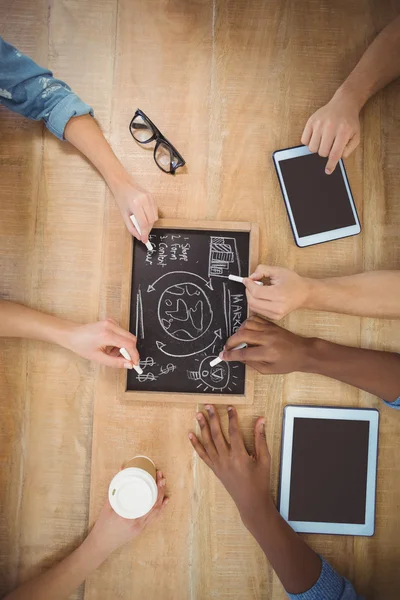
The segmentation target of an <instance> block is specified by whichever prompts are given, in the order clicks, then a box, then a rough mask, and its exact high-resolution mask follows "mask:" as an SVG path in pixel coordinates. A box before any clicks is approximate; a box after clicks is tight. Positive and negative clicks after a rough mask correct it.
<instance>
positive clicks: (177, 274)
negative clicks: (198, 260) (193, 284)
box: [147, 271, 214, 292]
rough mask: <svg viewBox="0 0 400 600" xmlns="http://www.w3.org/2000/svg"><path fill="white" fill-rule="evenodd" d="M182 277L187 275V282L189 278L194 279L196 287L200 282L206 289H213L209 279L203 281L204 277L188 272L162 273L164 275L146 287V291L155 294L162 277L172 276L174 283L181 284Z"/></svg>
mask: <svg viewBox="0 0 400 600" xmlns="http://www.w3.org/2000/svg"><path fill="white" fill-rule="evenodd" d="M182 275H185V276H186V275H187V276H188V277H189V281H190V279H191V278H194V279H195V280H197V283H198V285H201V282H202V283H204V285H205V286H206V287H208V288H209V289H210V290H211V291H213V289H214V288H213V286H212V281H211V279H209V280H207V279H204V277H201V276H200V275H197V273H191V272H189V271H169V272H168V273H164V275H161V276H160V277H158V278H157V279H156V280H155V281H153V283H151V284H150V285H149V286H148V287H147V291H148V292H155V291H156V285H157V284H158V283H159V282H160V281H161V279H164V277H168V278H172V276H174V279H176V283H182ZM185 279H186V277H185ZM168 285H171V284H170V283H168Z"/></svg>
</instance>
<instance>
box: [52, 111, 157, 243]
mask: <svg viewBox="0 0 400 600" xmlns="http://www.w3.org/2000/svg"><path fill="white" fill-rule="evenodd" d="M64 137H65V139H66V140H68V141H69V142H70V143H71V144H72V145H73V146H75V148H77V149H78V150H79V151H80V152H82V154H84V155H85V156H86V158H88V159H89V160H90V162H91V163H92V164H93V165H94V166H95V167H96V169H97V170H98V171H99V172H100V173H101V175H102V176H103V178H104V180H105V182H106V183H107V185H108V187H109V188H110V190H111V192H112V194H113V196H114V198H115V200H116V202H117V204H118V206H119V209H120V211H121V214H122V218H123V219H124V222H125V225H126V227H127V229H128V231H129V232H130V233H131V234H132V235H134V236H135V237H136V238H137V239H139V240H141V241H142V242H144V243H146V242H147V241H148V239H149V233H150V231H151V228H152V227H153V225H154V223H155V222H156V221H157V219H158V211H157V204H156V202H155V200H154V198H153V197H152V195H151V194H149V193H148V192H146V191H145V190H143V189H142V188H141V187H140V186H139V185H138V184H137V183H136V182H135V181H134V179H133V177H132V176H131V175H130V174H129V173H128V172H127V171H126V169H125V168H124V167H123V166H122V164H121V163H120V161H119V160H118V158H117V157H116V156H115V154H114V152H113V151H112V149H111V146H110V145H109V143H108V142H107V140H106V139H105V137H104V135H103V133H102V131H101V129H100V127H99V126H98V124H97V122H96V121H95V120H94V119H93V117H91V116H90V115H82V116H79V117H72V118H71V119H70V120H69V121H68V123H67V125H66V127H65V130H64ZM131 215H135V217H136V219H137V221H138V223H139V226H140V229H141V235H139V233H138V231H137V230H136V228H135V227H134V225H133V223H132V221H131V220H130V216H131Z"/></svg>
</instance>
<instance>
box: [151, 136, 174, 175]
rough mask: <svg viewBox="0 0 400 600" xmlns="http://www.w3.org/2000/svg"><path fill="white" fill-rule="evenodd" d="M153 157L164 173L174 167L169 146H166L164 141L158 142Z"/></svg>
mask: <svg viewBox="0 0 400 600" xmlns="http://www.w3.org/2000/svg"><path fill="white" fill-rule="evenodd" d="M155 159H156V162H157V164H158V166H159V167H160V168H161V169H162V170H163V171H165V172H166V173H169V172H170V171H171V169H172V168H173V167H174V164H173V162H172V156H171V150H170V148H169V146H167V144H165V143H164V142H160V144H158V146H157V150H156V154H155ZM175 164H176V163H175Z"/></svg>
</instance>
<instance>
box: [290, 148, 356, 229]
mask: <svg viewBox="0 0 400 600" xmlns="http://www.w3.org/2000/svg"><path fill="white" fill-rule="evenodd" d="M326 162H327V159H326V158H323V157H321V156H319V155H318V154H307V155H305V156H297V157H296V158H289V159H288V160H281V161H280V162H279V165H280V168H281V172H282V176H283V179H284V182H285V187H286V191H287V195H288V198H289V202H290V206H291V208H292V213H293V217H294V221H295V223H296V228H297V232H298V234H299V237H305V236H307V235H315V234H317V233H322V232H325V231H332V230H334V229H340V228H341V227H349V226H351V225H355V224H356V221H355V218H354V214H353V211H352V208H351V205H350V201H349V196H348V194H347V190H346V186H345V183H344V180H343V176H342V171H341V169H340V167H339V165H338V166H337V167H336V169H335V170H334V172H333V173H332V174H331V175H326V173H325V166H326Z"/></svg>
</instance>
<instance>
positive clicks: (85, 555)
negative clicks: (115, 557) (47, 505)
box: [4, 536, 107, 600]
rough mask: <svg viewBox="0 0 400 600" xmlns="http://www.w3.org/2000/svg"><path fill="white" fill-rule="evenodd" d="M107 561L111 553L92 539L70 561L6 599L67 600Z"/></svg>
mask: <svg viewBox="0 0 400 600" xmlns="http://www.w3.org/2000/svg"><path fill="white" fill-rule="evenodd" d="M106 558H107V554H105V553H104V551H101V550H100V549H99V548H98V547H97V546H96V545H95V544H93V543H92V540H91V538H90V536H89V537H88V538H86V540H85V541H84V542H83V543H82V544H81V546H79V548H77V549H76V550H74V552H72V554H70V555H69V556H68V557H67V558H65V559H64V560H63V561H61V562H60V563H59V564H57V565H56V566H54V567H53V568H51V569H49V570H48V571H46V572H44V573H42V574H41V575H38V576H37V577H35V578H33V579H32V580H30V581H27V582H26V583H24V584H23V585H22V586H20V587H19V588H17V589H16V590H14V591H13V592H11V593H10V594H9V595H8V596H6V598H5V599H4V600H64V599H65V600H66V599H67V598H69V597H70V595H71V594H72V593H73V592H74V591H75V590H76V589H77V588H78V587H79V586H80V585H81V583H83V582H84V581H85V579H86V578H87V577H88V576H89V575H90V574H91V573H92V572H93V571H94V570H95V569H97V567H99V566H100V565H101V563H102V562H103V561H104V560H105V559H106Z"/></svg>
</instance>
